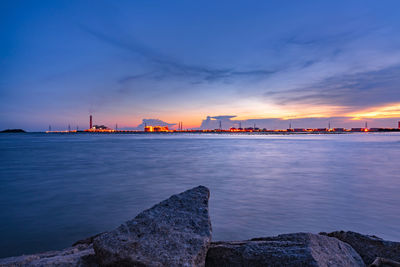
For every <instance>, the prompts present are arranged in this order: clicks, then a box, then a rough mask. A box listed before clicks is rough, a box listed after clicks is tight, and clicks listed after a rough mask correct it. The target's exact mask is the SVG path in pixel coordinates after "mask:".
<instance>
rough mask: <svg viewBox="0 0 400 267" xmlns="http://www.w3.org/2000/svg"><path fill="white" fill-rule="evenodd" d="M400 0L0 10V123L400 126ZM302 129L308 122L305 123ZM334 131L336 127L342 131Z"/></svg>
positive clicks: (50, 5)
mask: <svg viewBox="0 0 400 267" xmlns="http://www.w3.org/2000/svg"><path fill="white" fill-rule="evenodd" d="M399 10H400V2H399V1H397V0H393V1H391V0H387V1H386V0H385V1H376V0H374V1H372V0H358V1H357V0H354V1H351V0H345V1H341V0H335V1H317V0H315V1H310V0H304V1H297V0H293V1H289V0H287V1H286V0H277V1H272V0H270V1H249V0H247V1H232V0H231V1H133V0H130V1H125V0H119V1H104V0H98V1H84V0H79V1H74V0H69V1H63V0H57V1H47V0H41V1H33V0H31V1H19V0H10V1H8V0H3V1H1V2H0V32H1V35H0V128H2V129H3V128H23V129H26V130H31V131H40V130H46V129H47V128H48V126H49V125H52V129H60V130H61V129H66V127H67V126H68V124H70V125H71V127H73V128H75V127H76V126H79V128H80V129H84V128H87V127H88V117H89V115H90V114H93V117H94V122H95V123H97V124H106V125H108V126H110V127H113V126H114V125H115V124H116V123H117V124H118V125H119V127H120V128H124V127H125V128H129V127H135V126H137V125H138V124H140V123H141V122H142V119H160V120H163V121H166V122H169V123H177V122H179V121H183V122H184V125H185V126H186V127H199V125H200V124H201V122H202V120H203V119H205V118H206V117H207V116H219V115H235V116H237V117H236V118H235V119H237V120H251V119H258V120H262V119H266V120H271V119H273V120H276V119H278V120H281V121H288V120H301V121H303V122H308V125H310V126H307V127H319V126H321V127H325V125H319V124H320V123H321V120H322V121H328V120H330V118H341V121H342V122H343V125H344V124H346V126H347V125H352V124H353V123H354V127H361V126H363V125H364V122H365V121H368V122H369V125H370V126H371V127H395V126H396V123H397V121H398V120H399V119H400V89H399V86H400V16H399V15H398V11H399ZM298 126H301V125H298ZM340 126H341V125H337V126H336V127H340Z"/></svg>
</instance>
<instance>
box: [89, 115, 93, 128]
mask: <svg viewBox="0 0 400 267" xmlns="http://www.w3.org/2000/svg"><path fill="white" fill-rule="evenodd" d="M89 118H90V119H89V129H92V127H93V120H92V115H90V117H89Z"/></svg>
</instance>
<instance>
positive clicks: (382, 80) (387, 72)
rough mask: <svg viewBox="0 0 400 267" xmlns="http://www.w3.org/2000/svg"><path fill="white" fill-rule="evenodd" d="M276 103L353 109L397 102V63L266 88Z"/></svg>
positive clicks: (399, 97) (399, 82) (399, 87)
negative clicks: (304, 83)
mask: <svg viewBox="0 0 400 267" xmlns="http://www.w3.org/2000/svg"><path fill="white" fill-rule="evenodd" d="M264 96H265V97H268V98H272V99H274V100H275V101H276V102H277V103H278V104H281V105H285V104H314V105H315V104H318V105H324V104H326V105H336V106H349V107H353V108H355V109H357V108H360V107H368V106H375V105H380V104H385V103H393V102H400V65H397V66H393V67H387V68H383V69H380V70H377V71H368V72H362V73H356V74H350V75H337V76H333V77H329V78H326V79H324V80H322V81H321V82H318V83H315V84H312V85H310V86H307V87H301V88H296V89H292V90H287V91H280V92H276V91H267V92H265V94H264Z"/></svg>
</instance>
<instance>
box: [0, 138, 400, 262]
mask: <svg viewBox="0 0 400 267" xmlns="http://www.w3.org/2000/svg"><path fill="white" fill-rule="evenodd" d="M399 158H400V135H399V134H394V133H391V134H348V135H347V134H346V135H263V136H258V135H242V136H236V135H235V136H230V135H88V134H82V135H79V134H78V135H46V134H19V135H18V134H2V135H0V162H1V169H0V210H1V213H0V236H1V238H0V257H5V256H11V255H18V254H22V253H25V254H26V253H32V252H38V251H44V250H50V249H59V248H63V247H66V246H69V245H71V244H72V243H73V242H74V241H76V240H78V239H81V238H85V237H87V236H90V235H93V234H96V233H99V232H102V231H105V230H110V229H113V228H115V227H116V226H118V225H119V224H120V223H122V222H124V221H125V220H128V219H131V218H133V217H134V216H135V215H136V214H137V213H139V212H140V211H142V210H143V209H145V208H149V207H151V206H152V205H153V204H155V203H157V202H159V201H161V200H163V199H165V198H167V197H169V196H170V195H171V194H175V193H178V192H181V191H184V190H186V189H189V188H191V187H193V186H197V185H200V184H201V185H205V186H207V187H209V188H210V190H211V199H210V213H211V219H212V225H213V239H214V240H229V239H246V238H251V237H257V236H268V235H275V234H280V233H288V232H300V231H307V232H314V233H317V232H319V231H333V230H341V229H343V230H353V231H358V232H361V233H370V234H376V235H378V236H381V237H383V238H386V239H390V240H400V224H399V222H400V208H399V203H400V194H399V191H400V164H399Z"/></svg>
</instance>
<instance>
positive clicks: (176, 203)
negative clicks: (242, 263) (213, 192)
mask: <svg viewBox="0 0 400 267" xmlns="http://www.w3.org/2000/svg"><path fill="white" fill-rule="evenodd" d="M209 195H210V193H209V190H208V189H207V188H206V187H204V186H198V187H196V188H193V189H190V190H188V191H185V192H183V193H181V194H178V195H173V196H172V197H170V198H169V199H167V200H164V201H162V202H161V203H159V204H157V205H155V206H154V207H152V208H150V209H148V210H145V211H143V212H142V213H140V214H139V215H137V216H136V217H135V218H134V219H133V220H131V221H127V222H126V223H124V224H122V225H121V226H120V227H118V228H117V229H115V230H113V231H111V232H108V233H104V234H102V235H100V236H98V237H96V238H95V239H94V242H93V247H94V250H95V254H96V258H97V259H98V260H99V262H100V263H101V264H103V265H119V266H121V265H125V266H127V265H129V266H204V264H205V258H206V254H207V250H208V248H209V246H210V242H211V222H210V217H209V214H208V198H209Z"/></svg>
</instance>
